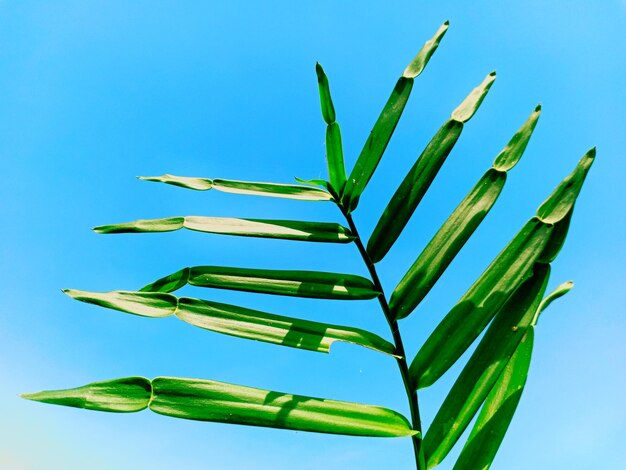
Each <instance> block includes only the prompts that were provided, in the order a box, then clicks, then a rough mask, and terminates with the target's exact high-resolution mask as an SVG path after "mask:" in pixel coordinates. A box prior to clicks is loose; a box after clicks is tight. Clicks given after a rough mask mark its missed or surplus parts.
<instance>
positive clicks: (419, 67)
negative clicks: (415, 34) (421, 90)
mask: <svg viewBox="0 0 626 470" xmlns="http://www.w3.org/2000/svg"><path fill="white" fill-rule="evenodd" d="M449 26H450V22H449V21H446V22H444V23H443V24H442V25H441V26H440V27H439V29H438V30H437V32H436V33H435V35H434V36H433V37H432V38H430V39H429V40H428V41H426V42H425V43H424V45H423V46H422V48H421V49H420V51H419V52H418V53H417V55H416V56H415V58H414V59H413V60H412V61H411V63H410V64H409V65H408V66H407V67H406V69H404V73H403V74H402V76H403V77H406V78H415V77H417V76H418V75H419V74H421V73H422V72H423V70H424V68H425V67H426V64H428V61H429V60H430V58H431V57H432V56H433V54H434V53H435V51H436V50H437V47H439V42H441V39H443V37H444V35H445V34H446V31H448V27H449Z"/></svg>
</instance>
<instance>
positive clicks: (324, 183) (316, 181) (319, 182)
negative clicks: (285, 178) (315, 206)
mask: <svg viewBox="0 0 626 470" xmlns="http://www.w3.org/2000/svg"><path fill="white" fill-rule="evenodd" d="M296 181H297V182H298V183H302V184H309V185H313V186H319V187H320V188H324V189H328V181H325V180H320V179H312V180H305V179H302V178H298V177H297V176H296Z"/></svg>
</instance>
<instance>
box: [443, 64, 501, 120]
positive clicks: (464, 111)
mask: <svg viewBox="0 0 626 470" xmlns="http://www.w3.org/2000/svg"><path fill="white" fill-rule="evenodd" d="M495 80H496V72H495V71H494V72H491V73H490V74H489V75H487V76H486V77H485V78H484V80H483V81H482V82H481V83H480V85H478V86H477V87H476V88H474V89H473V90H472V91H471V92H470V94H469V95H467V97H466V98H465V99H464V100H463V102H462V103H461V104H460V105H459V106H458V107H457V108H456V109H455V110H454V111H453V112H452V116H451V118H452V119H454V120H455V121H459V122H467V121H469V120H470V119H471V118H472V116H473V115H474V114H475V113H476V111H477V110H478V108H479V107H480V105H481V103H482V102H483V100H484V99H485V96H487V93H488V92H489V89H490V88H491V85H493V82H494V81H495Z"/></svg>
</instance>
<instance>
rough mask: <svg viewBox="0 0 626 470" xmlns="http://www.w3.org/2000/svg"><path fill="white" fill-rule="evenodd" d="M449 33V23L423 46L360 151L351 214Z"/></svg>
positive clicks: (346, 198) (351, 185)
mask: <svg viewBox="0 0 626 470" xmlns="http://www.w3.org/2000/svg"><path fill="white" fill-rule="evenodd" d="M447 29H448V22H445V23H444V24H443V25H442V26H441V27H440V28H439V30H438V31H437V32H436V33H435V35H434V36H433V38H432V39H430V40H429V41H427V42H426V43H425V44H424V46H423V47H422V49H421V50H420V51H419V52H418V54H417V56H415V58H414V59H413V60H412V61H411V63H410V64H409V65H408V67H407V68H406V69H405V70H404V73H403V75H402V77H400V79H399V80H398V82H397V83H396V86H395V88H394V89H393V92H392V93H391V96H390V97H389V99H388V100H387V103H386V104H385V107H384V108H383V110H382V112H381V113H380V116H379V117H378V120H377V121H376V124H374V127H373V128H372V131H371V132H370V135H369V137H368V139H367V141H366V142H365V145H364V146H363V150H361V154H360V155H359V158H358V159H357V161H356V164H355V165H354V168H353V169H352V172H351V173H350V176H349V178H348V180H347V182H346V186H345V189H344V193H343V196H342V203H343V205H344V206H345V207H346V208H347V209H348V211H352V210H354V209H355V208H356V206H357V204H358V201H359V197H360V196H361V194H362V193H363V191H364V190H365V186H366V185H367V183H368V182H369V180H370V179H371V178H372V175H373V174H374V171H375V170H376V167H377V166H378V163H379V162H380V159H381V158H382V156H383V153H384V152H385V149H386V148H387V144H388V143H389V140H390V139H391V135H392V134H393V131H394V130H395V128H396V125H397V124H398V121H399V120H400V116H402V112H403V111H404V107H405V105H406V103H407V101H408V99H409V95H410V94H411V89H412V88H413V80H414V79H415V78H416V77H417V76H418V75H419V74H420V73H422V71H423V70H424V67H425V66H426V64H427V63H428V61H429V60H430V58H431V57H432V55H433V54H434V52H435V50H436V49H437V47H438V46H439V41H440V40H441V38H442V37H443V36H444V34H445V32H446V31H447Z"/></svg>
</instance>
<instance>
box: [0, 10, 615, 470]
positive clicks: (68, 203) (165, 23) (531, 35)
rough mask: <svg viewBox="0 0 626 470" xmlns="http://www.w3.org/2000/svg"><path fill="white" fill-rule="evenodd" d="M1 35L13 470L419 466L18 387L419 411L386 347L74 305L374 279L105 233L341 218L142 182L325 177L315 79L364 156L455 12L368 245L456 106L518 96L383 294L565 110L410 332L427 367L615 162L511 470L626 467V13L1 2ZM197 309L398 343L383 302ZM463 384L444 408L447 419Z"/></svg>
mask: <svg viewBox="0 0 626 470" xmlns="http://www.w3.org/2000/svg"><path fill="white" fill-rule="evenodd" d="M0 17H1V18H2V28H0V103H1V105H0V156H1V157H2V163H3V167H4V171H3V174H4V177H3V184H2V185H0V201H2V202H1V204H0V208H1V210H2V220H3V230H2V234H1V235H0V236H1V240H2V243H0V250H1V253H2V270H1V272H0V285H1V286H2V298H3V306H4V308H3V314H2V315H1V316H0V375H1V377H2V382H1V385H0V414H1V415H2V422H3V425H2V426H0V467H2V468H11V469H13V468H15V469H22V468H24V469H40V468H59V469H61V468H63V469H68V468H70V469H73V468H77V469H78V468H86V467H89V468H94V469H107V468H130V467H131V466H132V467H134V468H152V469H166V468H173V467H178V468H189V469H194V468H216V469H221V468H258V469H276V468H285V469H287V468H296V467H297V468H300V469H305V470H306V469H314V468H315V469H317V468H327V469H339V468H342V469H344V468H363V469H378V468H395V469H410V468H412V467H411V460H410V459H411V450H410V443H409V442H408V440H405V439H396V440H392V439H370V440H366V439H363V438H351V437H337V436H325V435H318V434H307V433H293V432H286V431H276V430H264V429H260V428H247V427H242V426H227V425H220V424H212V423H197V422H190V421H183V420H174V419H168V418H165V417H162V416H158V415H155V414H151V413H149V412H143V413H137V414H129V415H114V414H106V413H94V412H86V411H81V410H74V409H69V408H63V407H53V406H43V405H39V404H36V403H32V402H27V401H25V400H20V399H18V398H17V394H18V393H21V392H25V391H35V390H41V389H50V388H65V387H69V386H76V385H80V384H84V383H88V382H91V381H96V380H102V379H108V378H115V377H123V376H129V375H144V376H147V377H155V376H159V375H172V376H181V377H203V378H212V379H216V380H222V381H226V382H233V383H239V384H244V385H250V386H256V387H260V388H268V389H274V390H278V391H283V392H291V393H300V394H306V395H312V396H320V397H328V398H335V399H342V400H351V401H358V402H364V403H372V404H379V405H383V406H388V407H390V408H393V409H397V410H399V411H401V412H406V411H407V410H406V404H405V401H404V396H403V391H402V386H401V382H400V379H399V377H398V373H397V369H396V366H395V364H394V363H393V362H392V361H390V359H389V358H388V357H382V355H379V354H376V353H375V352H372V351H369V350H365V349H362V348H358V347H355V346H351V345H346V344H337V345H335V346H334V347H333V349H332V351H331V354H329V355H323V354H315V353H311V352H305V351H298V350H293V349H289V348H280V347H277V346H273V345H268V344H262V343H253V342H248V341H245V340H240V339H237V338H232V337H227V336H221V335H218V334H215V333H210V332H206V331H201V330H199V329H194V328H193V327H191V326H188V325H185V324H183V323H182V322H177V321H176V320H175V319H163V320H150V319H142V318H138V317H131V316H129V315H124V314H121V313H116V312H112V311H106V310H103V309H98V308H96V307H92V306H88V305H85V304H81V303H78V302H75V301H72V300H70V299H69V298H67V297H66V296H64V295H63V294H62V293H61V292H60V289H61V288H64V287H72V288H78V289H86V290H113V289H134V288H137V287H140V286H142V285H144V284H146V283H147V282H149V281H152V280H153V279H156V278H158V277H160V276H162V275H165V274H167V273H169V272H173V271H175V270H177V269H179V268H181V267H183V266H192V265H202V264H215V265H227V266H228V265H230V266H250V267H266V268H286V269H316V270H328V271H343V272H354V273H357V274H364V269H363V266H362V265H361V263H360V262H359V258H358V253H357V251H356V249H355V248H354V247H353V246H351V245H337V246H334V245H321V244H313V243H309V244H303V243H298V242H289V241H285V242H281V241H274V240H259V239H247V238H246V239H243V238H235V237H224V236H218V235H207V234H199V233H191V232H186V233H185V232H177V233H168V234H154V235H119V236H112V235H111V236H102V235H96V234H95V233H93V232H91V231H90V230H89V229H90V228H91V227H93V226H96V225H100V224H104V223H112V222H122V221H127V220H134V219H137V218H153V217H164V216H172V215H216V216H235V217H257V218H277V219H280V218H285V219H303V220H322V221H339V220H340V219H339V218H338V216H339V214H338V212H337V211H336V209H334V208H333V207H332V206H331V205H330V204H324V203H307V202H299V201H286V200H273V199H268V198H251V197H246V196H236V195H228V194H220V193H217V192H208V193H195V192H190V191H184V190H181V189H178V188H173V187H166V186H163V185H156V184H151V183H143V182H140V181H138V180H136V179H135V178H134V177H135V176H136V175H146V174H162V173H166V172H169V173H174V174H180V175H193V176H206V177H223V178H234V179H244V180H245V179H247V180H257V181H276V182H290V181H292V180H293V177H294V176H300V177H304V178H319V177H325V163H324V149H323V145H324V144H323V142H324V137H323V136H324V125H323V121H322V118H321V114H320V112H319V101H318V97H317V85H316V79H315V71H314V65H315V62H316V61H320V62H321V63H322V64H323V66H324V67H325V69H326V72H327V73H328V76H329V79H330V83H331V88H332V92H333V98H334V101H335V108H336V110H337V120H338V122H339V123H340V125H341V127H342V131H343V136H344V146H345V153H346V159H347V162H348V165H351V164H353V163H354V161H355V159H356V155H358V153H359V151H360V148H361V146H362V144H363V142H364V141H365V138H366V137H367V134H368V132H369V130H370V128H371V125H372V124H373V122H374V121H375V119H376V117H377V116H378V113H379V111H380V109H381V108H382V105H383V104H384V102H385V100H386V99H387V97H388V95H389V92H390V91H391V89H392V87H393V85H394V83H395V80H396V79H397V77H398V76H399V75H400V74H401V72H402V70H403V69H404V67H405V65H406V64H407V63H408V61H409V60H410V59H411V58H412V57H413V55H414V54H415V52H416V51H417V50H418V49H419V48H420V47H421V45H422V43H423V42H424V41H425V40H426V39H427V38H429V37H430V36H431V35H432V34H433V32H434V31H435V30H436V29H437V27H438V26H439V25H440V24H441V23H442V22H443V21H444V20H446V19H449V20H450V21H451V27H450V30H449V32H448V34H447V36H446V37H445V39H444V40H443V42H442V44H441V46H440V48H439V50H438V51H437V53H436V54H435V56H434V58H433V59H432V61H431V63H430V64H429V65H428V67H427V69H426V71H425V72H424V74H423V75H422V76H420V77H419V78H418V79H417V80H416V84H415V87H414V91H413V94H412V97H411V100H410V101H409V104H408V106H407V109H406V111H405V114H404V117H403V120H402V122H401V123H400V125H399V126H398V128H397V131H396V135H395V136H394V138H393V140H392V142H391V144H390V146H389V148H388V151H387V154H386V156H385V158H384V159H383V162H382V163H381V165H380V167H379V169H378V170H377V172H376V174H375V176H374V178H373V180H372V181H371V183H370V185H369V186H368V188H367V190H366V192H365V193H364V195H363V197H362V199H361V204H360V206H359V210H358V211H357V212H356V214H355V218H356V220H357V223H358V224H359V226H360V227H361V231H362V232H364V233H366V234H367V233H369V232H370V231H371V229H372V228H373V226H374V224H375V223H376V221H377V219H378V216H379V214H380V213H381V211H382V210H383V208H384V207H385V205H386V203H387V202H388V199H389V197H390V196H391V194H392V193H393V191H395V189H396V187H397V185H398V184H399V182H400V181H401V180H402V178H403V177H404V174H405V173H406V171H407V170H408V168H410V166H411V165H412V163H413V162H414V160H415V158H416V157H417V156H418V155H419V152H420V151H421V149H422V148H423V147H424V145H425V144H426V143H427V142H428V140H429V139H430V137H431V136H432V135H433V133H434V132H435V131H436V130H437V129H438V127H439V126H440V125H441V124H442V123H443V122H444V121H445V119H446V118H447V116H448V115H449V113H450V112H451V111H452V109H454V107H456V105H457V104H458V103H460V101H461V100H462V99H463V97H464V96H465V95H466V94H467V93H468V92H469V91H470V89H471V88H472V87H474V86H475V85H476V84H478V83H479V82H480V81H481V80H482V78H483V77H484V76H485V75H486V74H487V73H489V72H490V71H491V70H493V69H496V70H497V72H498V79H497V81H496V83H495V85H494V86H493V88H492V89H491V92H490V94H489V96H488V97H487V99H486V100H485V102H484V103H483V106H482V107H481V109H480V110H479V112H478V113H477V115H476V116H475V117H474V118H473V119H472V121H471V122H470V123H469V124H468V125H467V127H466V129H465V131H464V133H463V136H462V137H461V140H460V141H459V143H458V144H457V146H456V148H455V150H454V151H453V152H452V154H451V156H450V158H449V160H448V162H447V163H446V165H445V166H444V168H443V169H442V171H441V172H440V174H439V176H438V178H437V180H436V181H435V183H434V184H433V186H432V188H431V191H430V192H429V193H428V195H427V197H426V198H425V199H424V201H423V203H422V204H421V205H420V207H419V208H418V210H417V211H416V213H415V215H414V218H413V220H412V221H411V223H410V225H409V226H408V227H407V229H406V230H405V232H404V233H403V235H402V237H401V238H400V239H399V240H398V242H397V243H396V245H395V246H394V248H393V250H392V252H391V253H390V254H389V255H388V257H387V258H386V259H385V260H384V261H383V262H382V263H380V273H381V277H382V280H383V283H384V284H385V286H386V288H387V290H391V289H392V288H393V286H394V285H395V283H396V282H397V281H398V280H399V279H400V277H401V276H402V274H403V273H404V272H405V271H406V269H407V268H408V267H409V266H410V264H411V263H412V261H413V260H414V258H415V257H416V255H417V254H418V253H419V251H420V250H421V249H422V247H423V246H424V245H425V244H426V243H427V242H428V240H429V239H430V237H431V236H432V235H433V234H434V232H435V231H436V229H437V227H438V226H439V225H440V224H441V223H442V222H443V221H444V220H445V218H446V217H447V215H448V214H449V212H450V211H451V210H452V209H453V208H454V207H455V206H456V204H457V203H458V202H459V200H460V199H461V198H462V197H463V196H464V195H465V193H466V192H467V191H468V190H469V188H471V187H472V186H473V184H474V183H475V181H476V180H477V179H478V178H479V177H480V176H481V175H482V173H483V172H484V171H485V170H486V169H487V168H488V167H489V166H490V165H491V162H492V160H493V157H494V156H495V155H496V154H497V153H498V151H499V150H500V148H501V147H502V146H503V145H504V144H505V143H506V142H507V141H508V139H509V137H510V136H511V135H512V134H513V132H514V131H515V130H516V129H517V128H518V127H519V125H520V124H521V123H522V122H523V121H524V120H525V119H526V117H527V115H528V114H529V113H530V112H531V111H532V109H533V108H534V106H535V105H536V104H537V103H538V102H541V103H542V105H543V110H544V111H543V115H542V117H541V119H540V122H539V125H538V128H537V130H536V132H535V135H534V137H533V140H532V141H531V144H530V145H529V147H528V150H527V152H526V154H525V156H524V158H523V159H522V161H521V162H520V164H519V165H518V166H517V167H516V168H515V169H514V170H513V171H512V172H511V173H510V176H509V180H508V182H507V188H506V190H505V192H504V194H503V195H502V197H501V198H500V200H499V201H498V203H497V205H496V207H495V208H494V209H493V211H492V212H491V214H490V215H489V217H488V218H487V219H486V221H485V222H484V223H483V225H482V226H481V227H480V228H479V230H478V231H477V232H476V234H475V236H474V237H473V238H472V240H471V241H470V242H469V243H468V244H467V245H466V246H465V248H464V249H463V251H462V252H461V254H460V255H459V256H458V257H457V258H456V259H455V261H454V262H453V264H452V265H451V267H450V269H449V270H448V271H447V272H446V274H445V275H444V276H443V277H442V279H441V281H440V283H439V284H438V286H437V287H436V288H435V289H433V291H432V292H431V293H430V294H429V296H428V297H427V298H426V300H425V301H424V303H423V304H422V305H421V306H420V307H419V309H418V310H417V311H416V312H415V313H414V314H413V315H412V316H411V317H410V318H409V319H407V320H405V321H403V323H402V325H401V327H402V328H403V332H404V335H405V337H406V342H407V349H408V353H409V355H412V354H414V353H415V352H416V351H417V349H418V348H419V345H420V344H421V343H422V342H423V341H424V339H425V338H426V337H427V335H428V334H429V333H430V332H431V331H432V329H433V328H434V326H435V325H436V323H437V321H438V320H439V319H440V318H441V317H442V316H443V315H444V314H445V313H446V312H447V311H448V310H449V309H450V308H451V307H452V305H453V304H454V302H456V300H457V299H458V298H459V297H460V296H461V295H462V294H463V292H464V291H465V290H466V289H467V288H468V287H469V285H470V284H471V283H472V282H473V280H474V279H475V278H476V277H477V276H478V275H479V274H480V273H481V272H482V270H483V269H484V268H485V267H486V266H487V264H488V263H489V262H490V260H491V259H492V258H493V256H495V255H496V254H497V253H498V252H499V251H500V249H501V248H502V247H503V246H504V244H505V243H506V242H507V241H508V240H509V239H510V238H511V236H512V235H513V234H514V233H515V232H516V231H517V230H518V228H519V227H520V226H521V225H522V224H523V223H524V221H525V220H527V219H528V218H529V217H530V216H531V215H532V214H533V213H534V210H535V208H536V207H537V206H538V205H539V204H540V202H541V201H542V200H543V199H544V198H545V197H546V196H547V195H548V194H549V193H550V191H551V190H552V188H553V187H554V186H555V185H556V184H557V183H558V181H560V179H561V178H562V177H564V176H565V175H566V174H567V173H569V172H570V171H571V169H572V168H573V167H574V165H575V163H576V162H577V161H578V159H579V158H580V156H581V155H582V154H583V153H584V152H585V151H586V150H587V149H588V148H590V147H591V146H594V145H597V147H598V157H597V160H596V163H595V165H594V167H593V168H592V170H591V173H590V175H589V178H588V181H587V183H586V186H585V188H584V190H583V193H582V194H581V198H580V201H579V203H578V204H577V207H576V212H575V214H574V221H573V224H572V228H571V230H570V234H569V239H568V242H567V244H566V246H565V248H564V250H563V251H562V253H561V255H560V256H559V258H558V259H557V261H556V262H555V263H554V264H553V271H552V280H551V285H557V284H559V283H561V282H562V281H565V280H568V279H573V280H574V281H575V282H576V286H575V288H574V290H573V291H572V293H570V294H569V295H568V296H567V297H565V298H564V299H563V300H561V301H559V302H557V303H555V304H553V306H552V307H551V309H550V310H549V312H548V313H547V314H546V315H545V317H544V318H543V319H542V322H541V324H540V327H539V329H538V333H537V339H536V347H535V353H534V358H533V364H532V367H531V373H530V376H529V381H528V385H527V388H526V391H525V394H524V397H523V398H522V402H521V404H520V407H519V409H518V414H517V416H516V418H515V421H514V423H513V424H512V426H511V428H510V431H509V434H508V436H507V439H506V440H505V443H504V444H503V447H502V449H501V451H500V454H499V456H498V458H497V461H496V466H495V468H506V469H513V470H515V469H518V468H519V469H522V468H524V469H526V468H536V469H554V468H569V469H587V468H598V469H599V468H606V469H614V468H618V467H619V466H620V463H622V464H623V462H624V461H625V460H626V454H625V450H624V446H623V442H622V437H621V436H623V435H624V433H625V432H626V408H625V407H624V406H623V391H624V389H626V380H625V377H626V376H625V374H624V363H625V361H624V359H625V356H626V346H625V344H626V343H625V342H624V340H623V331H624V330H625V328H626V319H625V318H624V311H625V308H624V307H625V305H624V294H623V290H624V288H623V279H624V269H623V266H624V263H625V262H626V256H625V255H626V253H625V250H624V238H625V237H624V235H625V230H624V229H625V226H624V217H623V214H624V200H625V197H624V196H625V195H624V183H623V177H624V169H625V164H624V148H626V138H625V134H624V116H625V115H626V87H624V73H625V72H626V57H625V56H624V53H623V50H624V46H625V44H624V35H623V26H624V23H625V20H626V3H625V2H624V1H622V0H620V1H612V0H602V1H596V2H588V1H580V0H558V1H552V2H543V1H540V0H529V1H525V2H513V1H502V2H487V1H478V2H466V1H462V0H458V1H440V2H409V1H395V0H390V1H386V2H369V1H368V2H341V4H339V2H331V1H317V2H308V3H303V2H286V1H270V2H263V3H258V2H241V1H229V2H185V3H184V4H183V3H181V2H156V3H155V2H142V1H137V2H132V4H131V3H130V2H117V1H109V2H100V1H94V2H78V1H74V2H68V1H59V2H35V1H23V2H0ZM185 292H186V293H189V294H192V295H196V296H204V297H206V298H211V299H214V300H225V301H228V302H231V303H237V304H241V305H245V306H249V307H255V308H258V309H260V310H266V311H271V312H275V313H282V314H287V315H293V316H301V317H306V318H311V319H315V320H318V321H328V322H334V323H340V324H351V325H356V326H360V327H364V328H368V329H371V330H374V331H377V332H379V333H380V334H382V335H387V333H388V332H387V330H386V326H385V323H384V321H383V319H382V318H381V314H380V312H379V311H378V309H377V306H376V304H375V302H374V301H372V302H358V303H357V302H352V303H341V302H325V301H316V300H302V299H289V298H272V297H267V298H264V297H263V296H254V295H252V294H243V293H232V292H210V291H205V292H203V291H198V290H193V289H189V290H186V291H185ZM459 370H460V368H459V367H458V366H457V367H455V368H453V369H452V370H451V371H450V372H449V373H448V374H446V376H444V378H443V379H442V380H441V381H440V382H438V383H437V384H436V385H435V386H433V387H431V388H430V389H427V390H426V391H425V392H424V393H423V397H422V407H423V414H424V419H425V421H426V422H428V421H429V420H431V419H432V417H433V416H434V413H435V411H436V409H437V407H438V405H439V404H440V402H441V400H442V398H443V396H444V394H445V392H446V390H447V389H448V388H449V387H450V385H451V384H452V382H453V380H454V377H455V374H457V373H458V372H459ZM455 453H456V452H455ZM449 460H450V462H452V460H453V456H451V457H450V458H449ZM450 462H447V463H446V464H444V465H442V466H441V468H450Z"/></svg>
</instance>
